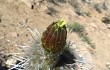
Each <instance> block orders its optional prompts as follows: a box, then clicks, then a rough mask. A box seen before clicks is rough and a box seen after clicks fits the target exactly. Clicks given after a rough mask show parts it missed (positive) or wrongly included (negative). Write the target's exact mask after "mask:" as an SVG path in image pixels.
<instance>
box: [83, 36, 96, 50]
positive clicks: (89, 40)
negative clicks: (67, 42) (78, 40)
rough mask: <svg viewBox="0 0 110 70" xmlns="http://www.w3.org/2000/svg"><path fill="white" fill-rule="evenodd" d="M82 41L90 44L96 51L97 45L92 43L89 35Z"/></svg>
mask: <svg viewBox="0 0 110 70" xmlns="http://www.w3.org/2000/svg"><path fill="white" fill-rule="evenodd" d="M82 41H84V42H86V43H87V44H89V45H90V46H91V47H92V48H94V49H95V44H94V43H92V40H91V39H90V38H89V37H88V36H87V35H85V36H83V37H82Z"/></svg>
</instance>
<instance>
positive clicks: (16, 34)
mask: <svg viewBox="0 0 110 70" xmlns="http://www.w3.org/2000/svg"><path fill="white" fill-rule="evenodd" d="M10 35H11V36H12V37H19V34H18V33H16V32H11V33H10Z"/></svg>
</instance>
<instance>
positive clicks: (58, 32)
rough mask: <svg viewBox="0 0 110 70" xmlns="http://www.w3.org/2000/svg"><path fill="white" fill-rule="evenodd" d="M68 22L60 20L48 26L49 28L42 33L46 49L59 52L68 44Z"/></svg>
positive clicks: (43, 44)
mask: <svg viewBox="0 0 110 70" xmlns="http://www.w3.org/2000/svg"><path fill="white" fill-rule="evenodd" d="M65 25H66V22H65V21H64V20H58V21H57V22H53V23H52V24H50V25H49V26H48V27H47V30H46V31H44V32H43V35H42V39H41V40H42V46H43V48H44V50H45V51H47V52H51V53H58V52H61V51H62V50H63V49H64V46H65V45H66V38H67V30H66V26H65Z"/></svg>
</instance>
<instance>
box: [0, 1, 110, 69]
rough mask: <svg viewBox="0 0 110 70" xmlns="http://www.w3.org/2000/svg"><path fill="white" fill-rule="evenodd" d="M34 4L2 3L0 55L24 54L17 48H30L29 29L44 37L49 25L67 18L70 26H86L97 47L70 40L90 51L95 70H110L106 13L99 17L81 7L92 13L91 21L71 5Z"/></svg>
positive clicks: (89, 8) (0, 5)
mask: <svg viewBox="0 0 110 70" xmlns="http://www.w3.org/2000/svg"><path fill="white" fill-rule="evenodd" d="M35 3H36V4H34V3H33V2H31V1H29V0H27V1H26V0H0V7H1V8H0V53H2V54H6V55H7V54H11V53H19V52H22V50H21V49H19V47H18V46H16V45H29V42H30V41H31V40H32V37H31V35H30V33H29V30H28V28H32V29H34V28H36V29H38V31H39V32H40V33H41V34H42V32H43V31H44V30H45V29H46V27H47V26H48V25H49V24H50V23H52V22H53V21H56V20H58V19H62V18H64V19H67V20H68V23H73V22H74V21H77V22H79V23H81V24H83V25H84V26H85V28H86V31H87V34H88V36H89V37H90V38H91V39H92V42H93V43H95V45H96V49H93V48H91V47H90V46H89V45H88V44H86V43H84V42H82V41H81V39H80V38H79V37H78V35H77V34H76V33H70V34H69V35H68V40H72V41H74V42H76V44H77V45H79V46H81V47H87V48H88V50H89V51H90V53H91V56H92V58H93V60H94V69H93V70H109V69H108V68H107V67H106V64H107V63H110V47H109V46H110V30H109V29H108V28H107V26H106V25H105V24H104V23H102V22H101V19H102V17H104V16H105V15H104V13H98V12H97V11H96V10H95V9H94V8H92V7H91V6H89V5H88V4H85V3H84V4H82V6H83V8H85V9H86V10H88V11H89V12H90V15H91V16H90V17H88V16H80V15H77V14H76V13H75V12H74V8H73V7H72V6H71V5H70V3H62V2H61V3H60V2H59V3H58V5H54V4H53V3H49V2H47V1H46V0H44V1H40V2H35ZM32 6H33V7H32ZM69 37H70V38H69ZM81 43H83V44H81ZM80 44H81V45H80ZM85 44H86V45H85Z"/></svg>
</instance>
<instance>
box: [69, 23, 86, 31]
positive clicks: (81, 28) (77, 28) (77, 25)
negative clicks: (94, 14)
mask: <svg viewBox="0 0 110 70" xmlns="http://www.w3.org/2000/svg"><path fill="white" fill-rule="evenodd" d="M68 28H69V29H72V31H74V32H77V33H78V32H83V31H84V29H85V28H84V26H83V25H81V24H80V23H78V22H74V24H71V25H68Z"/></svg>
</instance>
